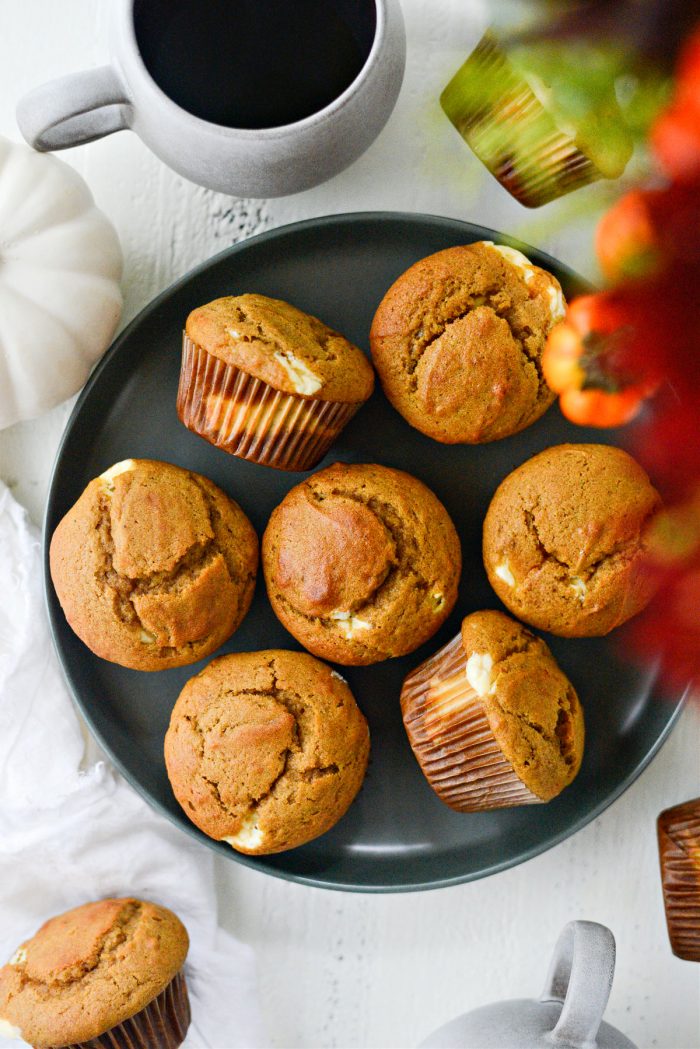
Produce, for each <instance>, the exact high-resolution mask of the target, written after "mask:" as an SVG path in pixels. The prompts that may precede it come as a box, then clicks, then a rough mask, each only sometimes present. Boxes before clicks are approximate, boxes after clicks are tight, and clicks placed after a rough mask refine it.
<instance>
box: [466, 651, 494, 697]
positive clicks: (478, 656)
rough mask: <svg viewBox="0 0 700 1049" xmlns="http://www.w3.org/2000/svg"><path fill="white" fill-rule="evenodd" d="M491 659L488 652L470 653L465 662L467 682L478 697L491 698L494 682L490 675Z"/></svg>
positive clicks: (491, 668)
mask: <svg viewBox="0 0 700 1049" xmlns="http://www.w3.org/2000/svg"><path fill="white" fill-rule="evenodd" d="M492 670H493V659H492V657H491V656H490V655H489V653H488V652H472V654H471V655H470V657H469V659H468V660H467V666H466V675H467V681H468V682H469V684H470V685H471V687H472V688H473V689H474V691H475V692H476V694H477V695H478V696H492V695H493V694H494V692H495V691H496V681H495V679H494V676H493V674H492Z"/></svg>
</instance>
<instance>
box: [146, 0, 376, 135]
mask: <svg viewBox="0 0 700 1049" xmlns="http://www.w3.org/2000/svg"><path fill="white" fill-rule="evenodd" d="M376 22H377V14H376V6H375V3H374V0H136V2H135V3H134V26H135V30H136V40H137V43H138V46H139V50H140V52H141V55H142V57H143V60H144V63H145V65H146V68H147V69H148V72H149V73H150V75H151V76H152V78H153V79H154V80H155V82H156V83H157V84H158V85H159V87H160V88H161V89H162V90H163V91H164V92H165V93H166V94H167V95H168V96H169V97H170V98H171V99H172V100H173V102H175V103H176V104H177V105H178V106H180V107H181V108H182V109H185V110H187V112H189V113H192V114H193V115H194V116H197V117H201V119H202V120H207V121H209V122H210V123H213V124H220V125H223V126H225V127H235V128H268V127H279V126H281V125H283V124H292V123H294V122H295V121H297V120H302V119H303V118H304V117H308V116H310V115H311V114H312V113H317V112H318V111H319V110H321V109H324V108H325V107H326V106H327V105H329V104H330V103H331V102H332V101H333V100H334V99H336V98H337V97H338V96H339V95H341V94H342V93H343V91H344V90H345V89H346V88H347V87H349V86H350V84H351V83H352V82H353V80H354V79H355V78H356V77H357V75H358V73H359V72H360V70H361V69H362V67H363V65H364V64H365V61H366V60H367V57H368V55H369V53H370V51H371V49H372V43H373V41H374V36H375V32H376Z"/></svg>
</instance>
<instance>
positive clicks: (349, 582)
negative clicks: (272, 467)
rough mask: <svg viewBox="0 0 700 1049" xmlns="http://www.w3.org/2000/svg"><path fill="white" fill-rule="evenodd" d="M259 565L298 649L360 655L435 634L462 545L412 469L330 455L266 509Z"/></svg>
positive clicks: (350, 660)
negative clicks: (336, 459)
mask: <svg viewBox="0 0 700 1049" xmlns="http://www.w3.org/2000/svg"><path fill="white" fill-rule="evenodd" d="M263 568H264V571H265V579H266V582H267V588H268V594H269V596H270V600H271V602H272V606H273V608H274V610H275V613H276V614H277V616H278V617H279V618H280V619H281V621H282V623H283V624H284V625H285V626H286V627H287V629H288V630H289V631H290V632H291V633H292V634H294V636H295V637H296V638H297V639H298V640H299V641H301V643H302V644H303V645H304V646H305V647H306V648H308V649H309V650H310V651H312V652H314V653H315V654H316V655H319V656H322V657H324V658H327V659H331V660H333V661H334V662H337V663H343V664H363V663H373V662H378V661H379V660H382V659H388V658H390V657H392V656H396V655H402V654H404V653H406V652H409V651H412V650H413V649H414V648H417V647H418V645H420V644H421V643H422V642H423V641H426V640H427V639H428V638H429V637H431V636H432V635H433V634H434V633H435V631H436V630H437V629H438V628H439V627H440V626H441V624H442V623H443V622H444V621H445V619H446V618H447V616H448V615H449V614H450V612H451V610H452V608H453V607H454V603H455V601H456V599H457V586H458V583H459V576H460V571H461V550H460V544H459V539H458V537H457V533H456V531H455V528H454V525H453V524H452V521H451V520H450V517H449V515H448V513H447V511H446V510H445V508H444V506H443V505H442V503H441V502H440V501H439V499H438V498H437V497H436V496H435V495H434V494H433V492H431V491H430V489H429V488H427V487H426V486H425V485H424V484H423V483H422V482H421V481H419V480H417V478H415V477H412V476H411V475H410V474H407V473H404V472H403V471H401V470H393V469H391V468H389V467H386V466H378V465H376V464H374V465H365V464H353V465H348V464H345V463H336V464H335V465H333V466H329V467H328V468H327V469H325V470H321V471H319V472H318V473H316V474H314V475H313V476H311V477H309V478H307V480H306V481H303V482H302V483H301V484H299V485H297V486H296V487H295V488H292V489H291V491H290V492H288V493H287V495H286V496H285V498H284V499H283V501H282V502H281V503H280V505H279V506H278V507H277V508H276V509H275V510H274V511H273V513H272V516H271V517H270V521H269V524H268V526H267V529H266V531H265V535H264V537H263Z"/></svg>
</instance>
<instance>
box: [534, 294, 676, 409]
mask: <svg viewBox="0 0 700 1049" xmlns="http://www.w3.org/2000/svg"><path fill="white" fill-rule="evenodd" d="M632 341H633V333H632V330H631V329H630V326H629V324H628V323H626V320H625V318H624V316H623V315H622V312H621V310H620V309H619V307H618V305H617V304H616V303H615V301H614V300H613V299H612V298H611V297H609V296H606V295H605V293H602V294H599V295H583V296H581V297H579V298H577V299H574V301H573V302H572V303H571V304H570V305H569V308H568V310H567V312H566V317H565V318H564V320H563V321H561V322H560V323H559V324H557V325H556V326H555V327H554V328H553V329H552V331H551V332H550V333H549V336H548V338H547V345H546V347H545V350H544V354H543V355H542V371H543V373H544V377H545V380H546V381H547V384H548V386H549V387H550V389H552V390H554V392H555V393H558V394H559V395H560V396H559V407H560V408H561V411H562V413H563V414H564V415H565V416H566V417H567V419H569V420H570V421H571V422H574V423H578V425H580V426H599V427H608V426H622V425H624V424H625V423H627V422H629V421H630V419H633V418H634V416H635V415H636V414H637V413H638V411H639V410H640V408H641V406H642V404H643V402H644V400H645V399H646V397H648V396H649V394H650V393H651V392H652V391H653V389H654V388H655V385H656V384H655V383H651V382H650V381H649V380H647V379H643V378H641V377H639V376H633V375H631V373H630V369H629V365H628V360H629V356H630V353H629V350H630V346H631V344H632Z"/></svg>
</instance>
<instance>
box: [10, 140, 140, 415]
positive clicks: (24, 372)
mask: <svg viewBox="0 0 700 1049" xmlns="http://www.w3.org/2000/svg"><path fill="white" fill-rule="evenodd" d="M121 273H122V253H121V248H120V246H119V239H118V237H117V234H116V232H115V230H114V228H113V226H112V225H111V224H110V222H109V221H108V220H107V218H106V217H105V216H104V215H103V214H102V212H101V211H99V210H98V209H97V207H96V206H95V202H94V201H93V199H92V194H91V193H90V190H89V189H88V187H87V185H86V184H85V182H84V181H83V179H82V178H81V177H80V175H78V173H77V172H76V171H74V170H73V169H72V168H71V167H69V166H68V165H67V164H64V163H63V161H61V160H57V159H56V157H53V156H48V155H46V154H42V153H35V152H34V151H33V150H32V149H29V148H28V147H27V146H24V145H17V144H15V143H14V142H9V141H8V140H7V139H5V138H2V137H0V429H2V428H3V427H5V426H11V425H12V424H13V423H15V422H18V421H19V420H20V419H32V418H34V417H35V416H37V415H40V414H41V413H42V412H45V411H47V410H48V409H49V408H52V407H53V406H54V405H55V404H58V403H59V402H60V401H64V400H65V399H66V398H67V397H70V396H71V394H73V393H75V392H76V391H77V390H79V389H80V387H81V386H82V385H83V383H84V382H85V380H86V379H87V377H88V375H89V373H90V369H91V368H92V366H93V364H94V363H95V361H96V360H97V359H98V357H100V356H101V355H102V354H103V353H104V351H105V350H106V348H107V346H108V345H109V343H110V340H111V338H112V336H113V334H114V331H115V328H116V326H117V324H118V322H119V317H120V315H121V309H122V296H121V291H120V288H119V280H120V277H121Z"/></svg>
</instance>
